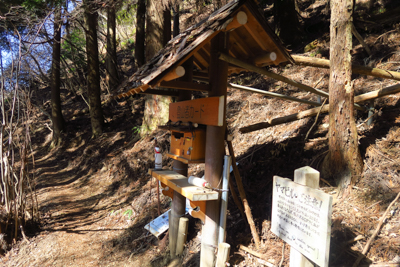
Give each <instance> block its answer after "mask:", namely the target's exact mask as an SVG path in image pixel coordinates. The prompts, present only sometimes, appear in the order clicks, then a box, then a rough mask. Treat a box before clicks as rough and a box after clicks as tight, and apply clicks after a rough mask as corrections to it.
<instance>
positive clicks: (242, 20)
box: [224, 11, 247, 31]
mask: <svg viewBox="0 0 400 267" xmlns="http://www.w3.org/2000/svg"><path fill="white" fill-rule="evenodd" d="M246 23H247V14H246V12H244V11H239V12H238V13H237V14H236V16H235V17H234V18H233V20H232V21H231V23H229V24H228V26H226V28H225V30H224V31H233V30H235V29H236V28H239V27H240V26H243V25H245V24H246Z"/></svg>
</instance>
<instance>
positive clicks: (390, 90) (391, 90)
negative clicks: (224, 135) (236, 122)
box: [239, 84, 400, 133]
mask: <svg viewBox="0 0 400 267" xmlns="http://www.w3.org/2000/svg"><path fill="white" fill-rule="evenodd" d="M399 92H400V84H396V85H393V86H390V87H386V88H383V89H380V90H376V91H373V92H369V93H365V94H362V95H358V96H356V97H354V102H363V101H368V100H372V99H376V98H380V97H383V96H387V95H391V94H396V93H399ZM328 111H329V104H328V105H325V106H323V107H322V109H321V108H320V107H316V108H312V109H308V110H305V111H301V112H299V113H295V114H291V115H288V116H284V117H279V118H275V119H272V120H269V121H267V122H260V123H256V124H253V125H249V126H246V127H243V128H240V129H239V131H240V132H241V133H250V132H253V131H257V130H261V129H265V128H268V127H271V126H275V125H279V124H282V123H288V122H292V121H297V120H301V119H304V118H308V117H312V116H315V115H317V114H318V113H319V112H320V113H321V114H322V113H327V112H328Z"/></svg>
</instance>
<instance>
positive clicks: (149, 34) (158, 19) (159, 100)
mask: <svg viewBox="0 0 400 267" xmlns="http://www.w3.org/2000/svg"><path fill="white" fill-rule="evenodd" d="M159 5H160V3H159V1H156V0H148V1H147V15H146V59H151V58H152V57H154V56H155V55H156V53H157V52H158V51H159V50H161V49H162V48H163V47H164V44H165V43H167V42H168V41H169V39H168V40H166V38H167V35H168V36H169V38H171V24H170V23H169V25H168V24H167V25H166V27H167V30H164V20H165V18H164V16H167V17H168V18H169V21H171V13H170V11H169V12H164V11H163V10H162V8H160V6H159ZM168 13H169V15H168ZM168 31H169V34H165V32H168ZM171 102H172V97H170V96H160V95H147V96H146V102H145V110H144V116H143V125H142V134H145V133H148V132H152V131H154V130H155V129H157V126H158V125H163V124H166V123H167V122H168V114H169V113H168V112H169V104H170V103H171Z"/></svg>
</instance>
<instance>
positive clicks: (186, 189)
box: [148, 169, 219, 201]
mask: <svg viewBox="0 0 400 267" xmlns="http://www.w3.org/2000/svg"><path fill="white" fill-rule="evenodd" d="M148 173H149V174H150V175H151V176H153V177H154V178H156V179H157V180H159V181H160V182H161V183H163V184H165V185H166V186H168V187H169V188H171V189H172V190H174V191H176V192H178V193H179V194H181V195H182V196H184V197H186V198H188V199H189V200H191V201H206V200H217V199H218V197H219V196H218V192H216V191H213V190H211V189H207V188H203V187H198V186H195V185H191V184H189V183H188V179H187V177H186V176H183V175H181V174H179V173H176V172H174V171H170V170H160V171H155V170H154V169H149V172H148Z"/></svg>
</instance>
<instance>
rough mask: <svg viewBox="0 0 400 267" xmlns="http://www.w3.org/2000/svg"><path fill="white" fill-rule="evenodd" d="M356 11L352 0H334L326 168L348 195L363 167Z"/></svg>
mask: <svg viewBox="0 0 400 267" xmlns="http://www.w3.org/2000/svg"><path fill="white" fill-rule="evenodd" d="M352 11H353V1H352V0H332V1H331V12H332V13H331V27H330V36H331V47H330V60H331V71H330V78H329V153H328V155H327V157H326V159H325V161H324V172H325V174H327V175H329V176H331V177H333V178H334V179H335V180H336V182H337V184H338V186H339V191H340V192H341V194H343V193H345V195H346V194H347V193H348V192H349V191H350V190H351V186H350V185H351V184H354V182H355V181H356V179H357V178H358V177H359V176H360V174H361V170H362V159H361V155H360V152H359V149H358V136H357V128H356V123H355V118H354V116H355V114H354V113H355V112H354V105H353V103H354V90H353V84H352V82H351V74H352V69H351V54H350V51H351V48H352V34H351V21H352Z"/></svg>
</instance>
